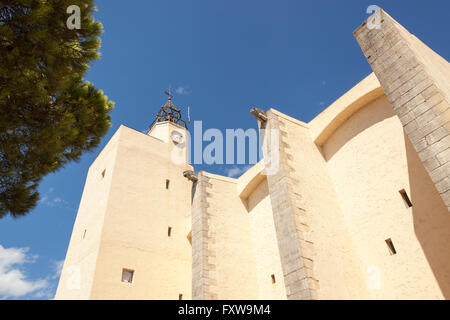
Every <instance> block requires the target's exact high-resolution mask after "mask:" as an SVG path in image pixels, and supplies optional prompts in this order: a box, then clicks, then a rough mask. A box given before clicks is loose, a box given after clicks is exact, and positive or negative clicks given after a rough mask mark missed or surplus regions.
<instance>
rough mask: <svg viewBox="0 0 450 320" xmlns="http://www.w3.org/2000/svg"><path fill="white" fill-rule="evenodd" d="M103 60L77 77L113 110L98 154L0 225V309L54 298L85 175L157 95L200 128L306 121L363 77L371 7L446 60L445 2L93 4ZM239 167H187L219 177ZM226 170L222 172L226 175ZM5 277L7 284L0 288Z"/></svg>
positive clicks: (144, 116) (141, 122)
mask: <svg viewBox="0 0 450 320" xmlns="http://www.w3.org/2000/svg"><path fill="white" fill-rule="evenodd" d="M96 4H97V7H98V10H99V11H98V13H97V14H96V17H97V19H98V20H100V21H101V22H102V23H103V25H104V29H105V32H104V34H103V36H102V48H101V53H102V57H101V59H100V60H98V61H96V62H95V63H93V64H92V66H91V69H90V72H89V74H88V76H87V79H88V80H89V81H91V82H93V83H94V84H95V86H96V87H98V88H101V89H102V90H104V92H105V93H106V94H107V95H108V97H109V98H110V99H111V100H113V101H114V102H115V103H116V105H115V109H114V111H113V112H112V114H111V115H112V127H111V129H110V130H109V132H108V134H107V135H106V136H105V137H104V138H103V140H102V143H101V145H100V146H99V148H97V149H96V150H94V151H92V152H90V153H86V154H85V155H84V156H83V157H82V159H81V161H79V162H78V163H72V164H69V165H67V166H66V167H65V168H63V169H61V170H60V171H58V172H57V173H54V174H51V175H49V176H47V177H46V178H45V179H44V180H43V182H42V183H41V185H40V188H39V190H40V192H41V201H40V202H39V205H38V206H37V208H36V209H35V210H33V211H32V212H31V213H30V214H29V215H27V216H26V217H23V218H19V219H12V218H10V217H6V218H3V219H0V299H2V298H3V299H17V298H19V299H48V298H52V297H53V296H54V293H55V290H56V285H57V281H58V266H59V265H60V263H61V261H62V260H63V259H64V257H65V253H66V250H67V246H68V243H69V239H70V235H71V231H72V227H73V223H74V221H75V216H76V211H77V208H78V204H79V201H80V198H81V194H82V191H83V186H84V180H85V177H86V174H87V170H88V167H89V165H90V164H91V163H92V161H93V160H94V159H95V156H96V155H97V154H98V153H99V152H100V150H101V149H102V148H103V146H104V145H105V144H106V143H107V141H108V140H109V138H110V137H111V136H112V134H113V133H114V132H115V131H116V130H117V128H118V127H119V125H120V124H124V125H127V126H129V127H132V128H134V129H136V130H138V131H143V130H145V129H147V128H148V125H149V124H150V123H151V122H152V121H153V119H154V115H155V114H156V112H157V111H158V110H159V108H160V106H161V105H162V104H164V103H165V101H166V98H167V97H166V96H165V95H164V90H167V87H168V86H169V85H171V86H172V88H173V89H174V90H175V89H178V93H175V96H174V103H175V104H176V105H177V106H180V107H186V106H188V105H189V106H190V110H191V120H202V121H203V128H204V129H207V128H218V129H221V130H225V128H245V129H246V128H256V121H255V119H254V118H253V117H252V116H251V115H250V114H249V109H250V108H251V107H259V108H262V109H268V108H270V107H273V108H276V109H278V110H280V111H281V112H283V113H286V114H288V115H291V116H293V117H295V118H298V119H300V120H302V121H305V122H308V121H310V120H311V119H312V118H314V117H315V116H316V115H317V114H318V113H320V112H321V111H322V110H323V109H324V108H326V107H327V106H328V105H330V104H331V103H332V102H333V101H334V100H336V99H337V98H339V97H340V96H341V95H342V94H344V93H345V92H346V91H347V90H349V89H350V88H351V87H353V86H354V85H355V84H356V83H358V82H359V81H360V80H362V79H363V78H364V77H366V76H367V75H368V74H369V73H370V72H371V70H370V67H369V65H368V63H367V62H366V60H365V58H364V56H363V54H362V53H361V50H360V49H359V47H358V44H357V42H356V40H355V39H354V38H353V34H352V32H353V30H354V29H356V28H357V27H358V26H359V25H360V24H361V23H362V22H363V21H364V20H365V19H366V18H367V17H368V15H367V14H366V8H367V7H368V6H369V5H372V4H375V5H378V6H380V7H382V8H383V9H385V10H386V11H387V12H388V13H389V14H390V15H391V16H393V18H394V19H396V20H397V21H399V22H400V23H401V24H402V25H404V26H405V27H406V28H407V29H408V30H409V31H410V32H412V33H414V34H415V35H416V36H418V37H419V38H420V39H421V40H422V41H424V42H425V43H426V44H427V45H428V46H430V47H431V48H432V49H433V50H435V51H436V52H437V53H439V54H440V55H441V56H443V57H444V58H445V59H447V60H449V57H450V42H449V41H448V32H449V31H450V21H449V19H448V12H449V10H450V2H449V1H445V0H441V1H437V0H429V1H401V0H396V1H392V0H391V1H377V2H375V1H365V0H342V1H332V0H330V1H308V2H307V1H298V0H297V1H287V0H276V1H275V0H271V1H269V0H258V1H257V0H245V1H243V0H227V1H224V0H214V1H211V0H151V1H144V0H128V1H126V2H124V1H123V0H122V1H119V0H102V1H96ZM242 167H245V166H241V167H236V166H230V165H228V166H227V165H212V166H206V165H202V166H197V167H196V169H203V170H206V171H210V172H214V173H219V174H225V175H227V174H237V173H238V172H239V171H240V170H241V169H242ZM230 170H231V171H230ZM7 279H9V280H7Z"/></svg>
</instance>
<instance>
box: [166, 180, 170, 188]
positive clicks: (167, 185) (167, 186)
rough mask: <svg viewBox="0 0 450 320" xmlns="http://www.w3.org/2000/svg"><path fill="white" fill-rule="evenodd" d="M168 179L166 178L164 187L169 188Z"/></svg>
mask: <svg viewBox="0 0 450 320" xmlns="http://www.w3.org/2000/svg"><path fill="white" fill-rule="evenodd" d="M169 184H170V180H169V179H166V189H169Z"/></svg>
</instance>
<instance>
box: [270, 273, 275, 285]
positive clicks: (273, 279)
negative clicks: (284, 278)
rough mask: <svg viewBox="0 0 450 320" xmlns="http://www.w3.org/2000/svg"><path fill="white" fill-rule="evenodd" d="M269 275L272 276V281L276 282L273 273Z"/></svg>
mask: <svg viewBox="0 0 450 320" xmlns="http://www.w3.org/2000/svg"><path fill="white" fill-rule="evenodd" d="M270 277H271V278H272V283H275V282H276V280H275V275H274V274H272V275H271V276H270Z"/></svg>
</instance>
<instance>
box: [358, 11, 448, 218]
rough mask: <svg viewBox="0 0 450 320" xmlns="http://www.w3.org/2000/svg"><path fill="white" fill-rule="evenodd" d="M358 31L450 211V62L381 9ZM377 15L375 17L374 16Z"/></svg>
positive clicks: (365, 49) (382, 83) (388, 95)
mask: <svg viewBox="0 0 450 320" xmlns="http://www.w3.org/2000/svg"><path fill="white" fill-rule="evenodd" d="M375 15H378V16H380V25H379V28H371V29H370V28H369V27H368V25H367V23H364V24H363V25H362V26H360V27H359V28H358V29H357V30H356V31H355V32H354V34H355V37H356V39H357V41H358V43H359V45H360V46H361V49H362V50H363V52H364V54H365V56H366V58H367V60H368V62H369V63H370V65H371V67H372V69H373V71H374V72H375V74H376V76H377V77H378V79H379V80H380V83H381V85H382V87H383V89H384V91H385V93H386V95H387V97H388V99H389V101H390V102H391V104H392V106H393V108H394V111H395V112H396V114H397V115H398V117H399V118H400V121H401V122H402V124H403V127H404V129H405V132H406V133H407V135H408V137H409V139H410V141H411V142H412V144H413V146H414V148H415V150H416V151H417V152H418V153H419V157H420V159H421V160H422V162H423V164H424V166H425V168H426V170H427V172H428V174H429V175H430V177H431V180H432V181H433V183H434V185H435V187H436V189H437V190H438V192H439V193H440V195H441V198H442V200H443V201H444V203H445V204H446V206H447V207H448V210H449V211H450V100H449V99H450V98H449V97H450V67H449V64H448V62H447V61H445V59H443V58H442V57H440V56H439V55H437V54H436V53H435V52H433V51H432V50H431V49H429V48H428V47H427V46H426V45H424V44H423V43H422V42H421V41H420V40H418V39H417V38H416V37H414V36H413V35H411V34H410V33H409V32H408V31H407V30H406V29H405V28H403V27H402V26H401V25H399V24H398V23H397V22H396V21H395V20H394V19H392V18H391V17H390V16H389V15H388V14H387V13H386V12H384V11H383V10H381V9H379V10H378V11H377V12H376V13H375ZM371 19H372V18H371Z"/></svg>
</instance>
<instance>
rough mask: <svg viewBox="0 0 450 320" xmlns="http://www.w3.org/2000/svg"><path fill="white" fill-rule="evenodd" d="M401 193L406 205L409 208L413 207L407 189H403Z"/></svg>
mask: <svg viewBox="0 0 450 320" xmlns="http://www.w3.org/2000/svg"><path fill="white" fill-rule="evenodd" d="M399 192H400V195H401V196H402V198H403V200H404V201H405V203H406V205H407V206H408V207H412V206H413V204H412V202H411V200H409V197H408V194H407V193H406V191H405V189H402V190H400V191H399Z"/></svg>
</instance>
